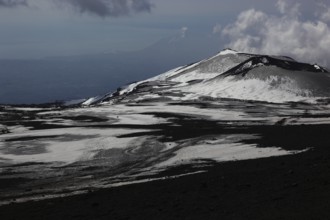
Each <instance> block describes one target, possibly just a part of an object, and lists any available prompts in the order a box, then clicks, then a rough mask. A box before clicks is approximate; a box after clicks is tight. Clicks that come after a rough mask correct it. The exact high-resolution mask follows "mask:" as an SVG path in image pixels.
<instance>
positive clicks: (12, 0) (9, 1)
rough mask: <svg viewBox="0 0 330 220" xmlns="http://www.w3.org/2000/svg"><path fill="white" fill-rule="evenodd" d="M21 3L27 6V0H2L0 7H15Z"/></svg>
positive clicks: (0, 0)
mask: <svg viewBox="0 0 330 220" xmlns="http://www.w3.org/2000/svg"><path fill="white" fill-rule="evenodd" d="M20 5H24V6H27V0H0V7H8V8H13V7H16V6H20Z"/></svg>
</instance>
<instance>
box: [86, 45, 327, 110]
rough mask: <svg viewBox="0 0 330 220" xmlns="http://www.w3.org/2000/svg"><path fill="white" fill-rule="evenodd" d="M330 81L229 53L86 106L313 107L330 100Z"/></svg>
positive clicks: (314, 70) (281, 63) (274, 61)
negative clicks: (215, 103) (234, 103)
mask: <svg viewBox="0 0 330 220" xmlns="http://www.w3.org/2000/svg"><path fill="white" fill-rule="evenodd" d="M329 77H330V74H329V73H328V71H327V70H326V69H325V68H323V67H321V66H319V65H316V64H314V65H311V64H307V63H300V62H297V61H295V60H294V59H292V58H289V57H281V56H268V55H257V54H247V53H240V52H236V51H233V50H231V49H225V50H223V51H221V52H220V53H218V54H217V55H215V56H213V57H211V58H209V59H205V60H202V61H200V62H197V63H193V64H190V65H187V66H183V67H179V68H176V69H173V70H171V71H169V72H166V73H164V74H161V75H159V76H156V77H153V78H150V79H147V80H143V81H140V82H136V83H133V84H130V85H128V86H126V87H123V88H120V89H118V91H117V92H115V93H111V94H108V95H106V96H102V97H95V98H91V99H89V100H87V101H86V102H85V103H84V104H85V105H90V104H96V103H100V102H108V101H112V102H118V101H120V102H129V101H160V100H173V101H181V100H200V99H210V98H211V99H219V98H232V99H243V100H255V101H267V102H274V103H283V102H297V101H299V102H300V101H305V102H315V101H316V100H318V99H323V98H328V97H329V96H330V78H329Z"/></svg>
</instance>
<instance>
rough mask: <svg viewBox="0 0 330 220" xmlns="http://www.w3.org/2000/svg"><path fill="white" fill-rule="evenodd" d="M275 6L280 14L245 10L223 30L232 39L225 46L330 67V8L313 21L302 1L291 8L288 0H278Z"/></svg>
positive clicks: (223, 33)
mask: <svg viewBox="0 0 330 220" xmlns="http://www.w3.org/2000/svg"><path fill="white" fill-rule="evenodd" d="M276 5H277V7H278V9H279V11H280V12H281V15H269V14H266V13H264V12H262V11H257V10H255V9H250V10H247V11H243V12H242V13H241V14H240V15H239V16H238V17H237V20H236V22H235V23H233V24H230V25H227V26H226V27H225V28H224V29H223V30H222V35H223V36H225V37H228V38H229V41H230V42H229V43H228V45H226V47H230V48H233V49H236V50H239V51H244V52H251V53H264V54H274V55H287V56H292V57H294V58H296V59H298V60H301V61H305V62H312V63H314V62H316V63H319V64H322V65H326V66H329V65H330V50H329V48H330V28H329V26H328V24H327V22H329V20H330V8H327V10H326V11H325V12H324V13H320V14H319V16H317V17H316V18H315V20H313V21H303V20H301V19H300V11H299V7H300V6H299V4H294V5H293V6H290V7H288V6H287V3H286V2H285V1H283V0H279V1H278V2H277V4H276ZM328 16H329V17H328ZM328 19H329V20H328Z"/></svg>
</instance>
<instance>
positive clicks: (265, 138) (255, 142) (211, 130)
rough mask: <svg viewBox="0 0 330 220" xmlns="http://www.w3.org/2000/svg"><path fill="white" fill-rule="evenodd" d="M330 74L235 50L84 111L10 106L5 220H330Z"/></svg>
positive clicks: (0, 206) (79, 106)
mask: <svg viewBox="0 0 330 220" xmlns="http://www.w3.org/2000/svg"><path fill="white" fill-rule="evenodd" d="M329 76H330V75H329V72H328V70H327V69H326V68H324V67H321V66H319V65H317V64H307V63H300V62H298V61H295V60H294V59H292V58H289V57H285V56H271V55H257V54H247V53H240V52H237V51H233V50H231V49H226V50H223V51H221V52H219V53H218V54H216V55H215V56H213V57H211V58H208V59H205V60H202V61H200V62H196V63H193V64H189V65H186V66H182V67H178V68H176V69H173V70H170V71H168V72H166V73H164V74H161V75H158V76H155V77H153V78H150V79H146V80H143V81H139V82H135V83H132V84H129V85H126V86H123V87H121V88H118V89H117V91H115V92H110V93H108V94H106V95H102V96H99V97H93V98H89V99H86V100H85V101H83V102H67V103H63V104H59V103H56V104H48V105H40V106H9V105H2V106H0V111H1V112H0V174H1V175H0V218H1V219H22V218H25V219H44V218H45V216H47V219H76V218H78V219H109V218H113V219H130V218H133V219H146V218H151V219H158V218H160V219H183V217H185V218H188V219H202V218H204V219H250V218H251V219H315V218H317V217H318V216H321V217H322V216H323V217H325V216H330V213H329V210H330V209H329V207H327V206H328V198H329V197H330V190H329V184H328V183H329V182H330V176H329V175H328V173H329V167H330V160H329V157H330V149H329V146H330V140H329V138H328V133H329V131H330V104H329V96H330V78H329ZM307 207H308V208H307ZM173 210H175V211H173ZM146 216H147V217H146ZM159 216H161V217H159ZM270 216H272V217H271V218H270ZM325 219H326V217H325Z"/></svg>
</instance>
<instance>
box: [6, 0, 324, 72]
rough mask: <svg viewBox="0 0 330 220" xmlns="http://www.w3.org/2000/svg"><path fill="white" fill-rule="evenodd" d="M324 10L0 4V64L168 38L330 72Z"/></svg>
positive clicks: (178, 3) (229, 4)
mask: <svg viewBox="0 0 330 220" xmlns="http://www.w3.org/2000/svg"><path fill="white" fill-rule="evenodd" d="M328 24H330V7H329V3H327V1H322V0H316V1H310V0H278V1H274V0H244V1H239V0H203V1H200V0H0V27H1V32H0V58H2V59H6V58H23V59H27V58H29V59H30V58H41V57H47V56H65V55H78V54H93V53H106V52H111V51H134V50H139V49H143V48H145V47H147V46H149V45H152V44H153V43H155V42H157V41H159V40H160V39H162V38H165V37H169V36H172V35H175V34H181V35H182V36H183V37H185V36H186V35H187V34H194V33H195V34H196V33H203V34H205V36H207V35H208V34H209V35H213V36H216V37H219V44H220V45H216V46H218V47H220V48H222V47H223V48H224V47H231V48H232V49H236V50H239V51H242V52H255V53H271V54H281V55H290V56H293V57H294V58H296V59H300V60H302V61H306V62H315V63H320V64H323V65H328V66H329V65H330V58H328V57H330V56H329V55H330V52H329V51H328V48H330V29H329V25H328Z"/></svg>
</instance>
